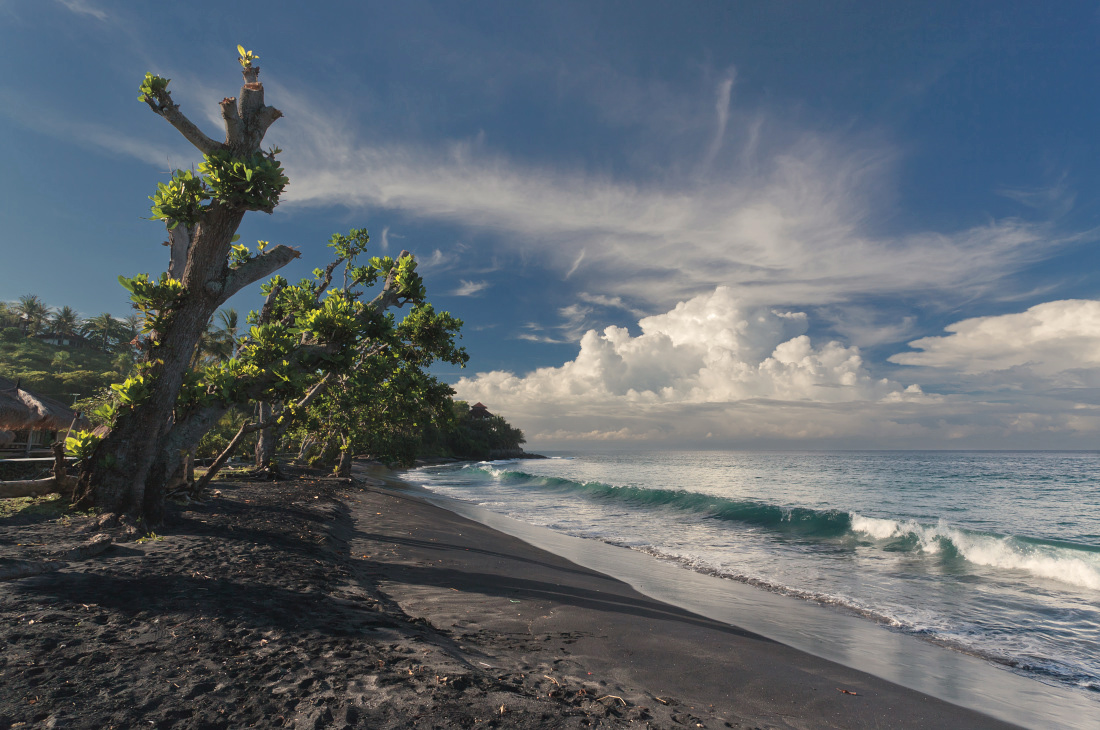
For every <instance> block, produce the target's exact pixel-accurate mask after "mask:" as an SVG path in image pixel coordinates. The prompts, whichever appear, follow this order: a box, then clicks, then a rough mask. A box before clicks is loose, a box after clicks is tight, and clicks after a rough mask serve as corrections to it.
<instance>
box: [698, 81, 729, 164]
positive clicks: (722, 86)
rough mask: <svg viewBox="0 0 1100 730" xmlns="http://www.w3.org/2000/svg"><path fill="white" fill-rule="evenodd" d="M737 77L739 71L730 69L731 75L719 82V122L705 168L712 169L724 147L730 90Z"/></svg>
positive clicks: (715, 108) (717, 107)
mask: <svg viewBox="0 0 1100 730" xmlns="http://www.w3.org/2000/svg"><path fill="white" fill-rule="evenodd" d="M736 78H737V72H736V71H735V70H733V69H731V70H730V72H729V75H728V76H727V77H726V78H724V79H722V81H721V82H720V83H719V84H718V90H717V92H716V94H715V96H716V99H715V100H714V111H715V113H716V114H717V116H718V122H717V125H716V127H715V130H714V138H713V139H711V142H710V148H709V149H708V150H707V156H706V157H705V158H704V159H703V169H704V170H707V169H710V166H711V165H713V164H714V160H715V158H717V157H718V151H719V150H721V149H722V141H723V140H724V139H725V137H726V125H727V124H729V118H730V92H731V91H732V90H733V82H734V80H735V79H736Z"/></svg>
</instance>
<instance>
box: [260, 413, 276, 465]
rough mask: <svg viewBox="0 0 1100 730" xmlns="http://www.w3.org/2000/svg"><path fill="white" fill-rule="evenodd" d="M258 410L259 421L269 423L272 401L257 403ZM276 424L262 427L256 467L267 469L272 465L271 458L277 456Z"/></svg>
mask: <svg viewBox="0 0 1100 730" xmlns="http://www.w3.org/2000/svg"><path fill="white" fill-rule="evenodd" d="M257 407H258V410H257V414H256V416H257V417H256V422H257V423H269V422H270V421H271V419H272V415H273V413H272V408H271V403H269V402H267V401H260V402H259V403H258V404H257ZM276 440H277V439H276V437H275V426H274V425H270V426H267V427H266V428H262V429H260V438H259V439H257V440H256V451H255V457H256V464H255V466H256V468H257V469H266V468H267V467H268V466H270V465H271V460H272V458H274V456H275V442H276Z"/></svg>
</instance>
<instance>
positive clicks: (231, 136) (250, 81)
mask: <svg viewBox="0 0 1100 730" xmlns="http://www.w3.org/2000/svg"><path fill="white" fill-rule="evenodd" d="M258 74H259V69H258V68H250V69H245V72H244V77H245V78H244V81H245V83H244V86H243V87H242V89H241V94H240V97H239V98H240V101H239V102H237V104H236V105H235V113H234V112H233V111H230V110H229V109H228V106H232V105H227V104H226V103H224V102H223V104H222V112H223V114H222V116H223V119H224V121H225V127H226V138H225V142H224V143H223V142H217V141H215V140H213V139H211V138H210V137H208V136H207V135H206V134H204V133H203V132H202V131H201V130H199V128H198V127H197V126H196V125H195V124H194V123H193V122H191V121H190V120H189V119H188V118H187V117H186V116H185V115H184V114H183V113H182V112H181V111H180V110H179V105H177V104H175V103H174V102H173V101H172V98H171V96H170V95H169V94H168V92H167V91H164V92H162V93H160V94H159V95H158V96H157V97H156V98H155V99H152V98H147V99H146V103H147V104H148V105H149V107H150V108H151V109H152V110H153V111H154V112H156V113H157V114H159V115H160V116H162V117H164V119H166V120H167V121H168V122H169V123H170V124H172V126H173V127H175V128H176V129H177V130H179V132H180V133H181V134H183V136H184V137H185V138H186V139H187V140H188V141H190V142H191V143H192V144H194V145H195V147H196V148H198V149H199V150H200V151H202V152H203V153H204V154H213V153H215V152H221V151H229V152H230V153H232V154H234V155H236V156H246V155H252V154H258V153H259V152H260V143H261V142H262V141H263V135H264V132H266V131H267V128H268V127H269V126H270V125H271V123H272V122H273V121H274V120H275V119H277V118H278V117H279V116H281V113H280V112H278V110H275V109H271V108H270V107H267V106H265V104H264V96H263V85H262V84H260V83H259V82H258V80H257V77H258ZM226 101H227V102H228V101H230V100H226ZM244 214H245V209H244V208H240V207H234V206H231V205H228V204H226V203H225V202H223V201H221V200H217V199H215V200H213V201H212V202H211V203H210V205H209V206H208V207H206V208H205V209H204V210H203V211H202V212H201V214H200V215H199V218H198V220H197V221H196V222H195V224H194V225H193V226H191V227H189V228H184V226H183V225H182V224H180V225H178V226H176V228H174V229H172V232H171V233H170V235H169V239H170V240H169V243H170V246H171V260H170V263H169V270H170V272H171V273H172V275H173V276H174V277H178V278H179V279H180V280H181V281H182V283H183V287H184V295H183V297H182V298H181V299H180V301H179V303H178V304H177V305H176V306H175V307H174V308H173V310H172V315H171V318H170V320H169V323H168V325H167V326H166V327H164V331H163V332H157V333H154V334H153V338H152V339H153V340H154V344H153V346H152V347H151V348H150V350H149V360H150V362H152V363H153V365H152V367H151V368H149V370H147V371H146V373H145V377H146V381H147V382H148V383H149V385H150V387H149V392H148V394H147V396H146V397H145V398H144V400H142V401H141V402H140V403H139V404H138V405H136V406H135V407H133V408H132V409H129V410H127V411H125V412H123V413H122V414H121V415H120V416H119V417H118V419H117V421H116V422H115V425H114V427H113V428H112V430H111V432H110V433H109V434H108V435H107V437H106V438H105V439H104V440H103V442H102V443H101V444H100V446H99V448H98V449H97V451H96V454H95V457H94V459H93V468H92V474H91V485H92V496H93V500H94V502H95V504H96V506H98V507H100V508H101V509H103V510H105V511H109V512H114V513H122V512H128V513H132V514H134V515H135V516H137V517H139V518H144V519H145V521H146V522H148V523H150V524H154V525H155V524H158V523H160V522H161V520H162V519H163V516H164V498H165V487H166V486H167V484H168V480H169V478H170V477H171V475H172V472H173V471H174V470H177V469H178V467H179V464H180V456H179V454H180V449H179V448H177V449H175V451H174V454H173V449H172V446H173V443H171V441H172V440H171V439H168V438H167V437H168V436H169V435H170V434H171V427H172V425H173V410H174V407H175V403H176V398H177V396H178V394H179V390H180V386H181V384H182V382H183V378H184V375H185V373H186V372H187V369H188V366H189V364H190V360H191V355H192V353H193V352H194V349H195V344H196V343H197V342H198V340H199V337H200V336H201V335H202V332H203V330H204V329H205V327H206V325H207V323H208V322H209V321H210V318H211V317H212V316H213V314H214V312H215V311H216V310H217V308H218V307H219V306H221V305H222V304H223V303H225V301H226V300H227V299H229V297H231V296H233V294H235V293H236V292H238V291H240V290H241V289H242V288H244V287H245V286H247V285H249V284H251V283H253V282H255V281H258V280H259V279H261V278H263V277H265V276H267V275H269V274H270V273H272V272H274V271H276V270H278V269H279V268H280V267H281V266H284V265H285V264H286V263H288V262H289V261H291V260H292V259H293V258H296V257H297V256H298V252H297V251H295V250H293V249H290V248H287V247H286V246H276V247H274V248H272V249H270V250H268V251H267V252H266V253H264V254H263V255H260V256H257V257H255V258H253V259H252V260H251V261H249V262H247V263H246V264H244V265H242V266H240V267H238V268H236V269H234V268H231V267H230V265H229V253H230V246H231V239H232V237H233V235H234V234H235V233H236V230H237V227H238V226H239V225H240V223H241V220H242V219H243V217H244ZM181 229H182V230H181ZM166 439H167V441H166ZM179 446H180V447H182V448H183V449H184V450H186V449H187V447H189V446H190V444H187V443H183V442H182V441H181V443H179Z"/></svg>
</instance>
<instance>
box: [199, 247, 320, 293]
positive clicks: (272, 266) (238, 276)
mask: <svg viewBox="0 0 1100 730" xmlns="http://www.w3.org/2000/svg"><path fill="white" fill-rule="evenodd" d="M301 255H302V254H301V252H300V251H298V249H295V248H290V247H289V246H276V247H275V248H273V249H271V250H270V251H268V252H267V253H264V254H261V255H259V256H256V257H255V258H252V259H249V260H248V261H246V262H245V263H243V264H241V265H240V266H238V267H237V268H236V269H232V270H231V271H230V272H229V275H228V276H227V277H226V278H225V286H224V288H223V289H222V291H221V296H220V297H219V298H218V306H219V307H220V306H221V305H222V304H224V303H225V301H226V300H227V299H229V297H231V296H233V295H234V294H236V293H237V292H239V291H240V290H241V289H243V288H245V287H246V286H248V285H249V284H252V283H254V282H257V281H259V280H260V279H262V278H264V277H265V276H268V275H270V274H273V273H275V272H276V271H278V270H279V269H281V268H283V267H284V266H286V265H287V264H289V263H290V262H291V261H293V260H294V259H296V258H298V257H299V256H301Z"/></svg>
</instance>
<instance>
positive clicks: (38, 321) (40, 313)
mask: <svg viewBox="0 0 1100 730" xmlns="http://www.w3.org/2000/svg"><path fill="white" fill-rule="evenodd" d="M15 312H16V314H18V315H19V317H20V319H22V320H23V326H24V327H25V331H26V333H27V334H28V335H29V336H31V337H33V336H34V335H37V334H38V333H39V332H40V331H41V330H42V325H43V324H45V322H46V319H47V318H48V317H49V316H50V308H49V307H47V306H46V304H45V302H43V301H42V300H41V299H39V298H38V295H37V294H24V295H23V296H21V297H19V303H18V304H16V305H15Z"/></svg>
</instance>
